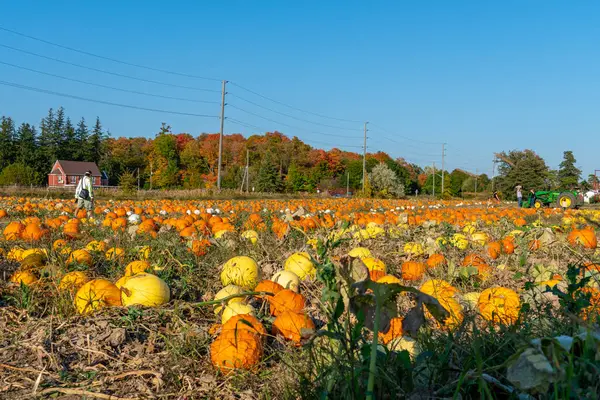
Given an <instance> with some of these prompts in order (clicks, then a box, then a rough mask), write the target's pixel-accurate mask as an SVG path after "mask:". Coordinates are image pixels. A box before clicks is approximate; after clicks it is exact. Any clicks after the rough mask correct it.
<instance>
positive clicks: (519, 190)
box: [515, 185, 523, 207]
mask: <svg viewBox="0 0 600 400" xmlns="http://www.w3.org/2000/svg"><path fill="white" fill-rule="evenodd" d="M515 189H517V202H518V203H519V207H523V191H522V189H523V187H522V186H521V185H517V186H516V187H515Z"/></svg>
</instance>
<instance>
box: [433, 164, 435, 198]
mask: <svg viewBox="0 0 600 400" xmlns="http://www.w3.org/2000/svg"><path fill="white" fill-rule="evenodd" d="M433 197H435V161H434V162H433Z"/></svg>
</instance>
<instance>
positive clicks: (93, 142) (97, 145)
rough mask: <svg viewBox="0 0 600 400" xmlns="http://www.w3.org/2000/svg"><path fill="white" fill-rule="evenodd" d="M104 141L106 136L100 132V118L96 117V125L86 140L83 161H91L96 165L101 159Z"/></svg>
mask: <svg viewBox="0 0 600 400" xmlns="http://www.w3.org/2000/svg"><path fill="white" fill-rule="evenodd" d="M104 139H106V135H105V134H104V132H103V131H102V124H101V123H100V117H96V124H95V125H94V129H93V130H92V134H91V135H90V137H89V139H88V146H87V152H86V153H87V154H86V158H87V159H86V160H85V161H92V162H95V163H96V164H98V163H99V162H100V159H102V150H103V146H102V144H103V141H104Z"/></svg>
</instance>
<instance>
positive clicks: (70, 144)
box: [60, 118, 77, 160]
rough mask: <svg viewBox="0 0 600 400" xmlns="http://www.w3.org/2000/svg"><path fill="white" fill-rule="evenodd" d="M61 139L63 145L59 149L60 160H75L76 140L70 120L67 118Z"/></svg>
mask: <svg viewBox="0 0 600 400" xmlns="http://www.w3.org/2000/svg"><path fill="white" fill-rule="evenodd" d="M62 139H63V144H62V145H61V148H60V149H61V151H60V158H62V159H63V160H75V154H76V152H77V138H76V135H75V128H74V127H73V124H72V123H71V119H70V118H67V122H66V123H65V129H64V135H63V137H62Z"/></svg>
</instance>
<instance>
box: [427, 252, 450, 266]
mask: <svg viewBox="0 0 600 400" xmlns="http://www.w3.org/2000/svg"><path fill="white" fill-rule="evenodd" d="M444 265H446V257H444V255H443V254H440V253H434V254H432V255H430V256H429V258H428V259H427V267H429V268H438V267H442V266H444Z"/></svg>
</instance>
